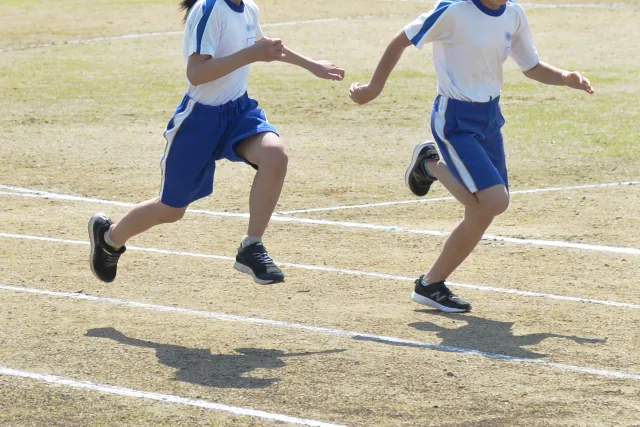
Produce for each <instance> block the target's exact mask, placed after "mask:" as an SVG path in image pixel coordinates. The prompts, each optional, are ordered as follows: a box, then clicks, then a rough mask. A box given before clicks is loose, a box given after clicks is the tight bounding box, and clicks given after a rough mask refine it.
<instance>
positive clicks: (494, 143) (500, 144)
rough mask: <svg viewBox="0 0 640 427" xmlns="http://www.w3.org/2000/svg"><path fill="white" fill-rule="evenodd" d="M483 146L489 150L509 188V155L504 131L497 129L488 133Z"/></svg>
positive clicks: (494, 163) (494, 164)
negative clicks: (503, 135) (505, 149)
mask: <svg viewBox="0 0 640 427" xmlns="http://www.w3.org/2000/svg"><path fill="white" fill-rule="evenodd" d="M482 146H483V147H484V149H485V151H486V152H487V156H488V157H489V160H491V163H492V164H493V166H494V167H495V168H496V170H497V171H498V173H499V174H500V177H501V178H502V181H503V182H504V185H505V187H506V188H507V190H508V189H509V173H508V171H507V156H506V154H505V151H504V139H503V137H502V131H501V130H500V129H495V130H494V132H493V133H491V134H488V135H487V137H486V139H485V140H484V141H483V142H482Z"/></svg>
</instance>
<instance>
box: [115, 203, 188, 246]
mask: <svg viewBox="0 0 640 427" xmlns="http://www.w3.org/2000/svg"><path fill="white" fill-rule="evenodd" d="M186 210H187V208H186V207H184V208H172V207H170V206H167V205H165V204H164V203H162V202H161V201H160V200H159V199H157V198H156V199H152V200H147V201H146V202H142V203H140V204H138V205H136V206H134V207H133V208H132V209H131V210H130V211H129V212H128V213H127V214H126V215H125V216H124V217H123V218H122V219H121V220H120V221H118V223H117V224H114V225H113V227H112V228H111V232H110V233H109V237H110V238H111V240H112V241H113V242H114V243H116V244H117V245H119V246H124V244H125V243H127V241H128V240H129V239H131V238H132V237H133V236H136V235H138V234H140V233H143V232H145V231H147V230H149V229H150V228H152V227H155V226H156V225H159V224H166V223H170V222H176V221H178V220H180V219H182V217H183V216H184V213H185V211H186Z"/></svg>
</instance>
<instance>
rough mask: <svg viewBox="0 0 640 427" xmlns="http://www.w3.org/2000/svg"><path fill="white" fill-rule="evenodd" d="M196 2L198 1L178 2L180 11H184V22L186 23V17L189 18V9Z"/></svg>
mask: <svg viewBox="0 0 640 427" xmlns="http://www.w3.org/2000/svg"><path fill="white" fill-rule="evenodd" d="M197 2H198V0H182V1H181V2H180V10H184V11H185V14H184V22H187V17H188V16H189V11H191V8H192V7H193V5H194V4H196V3H197Z"/></svg>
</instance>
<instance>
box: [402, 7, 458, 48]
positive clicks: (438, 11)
mask: <svg viewBox="0 0 640 427" xmlns="http://www.w3.org/2000/svg"><path fill="white" fill-rule="evenodd" d="M460 1H464V0H443V1H441V2H440V3H438V5H437V6H436V8H435V10H434V11H433V13H432V14H431V15H429V17H428V18H427V20H426V21H424V24H423V25H422V28H420V31H418V34H416V36H415V37H414V38H412V39H411V43H413V44H414V45H416V46H417V45H418V43H420V40H422V38H423V37H424V36H425V34H427V33H428V32H429V30H430V29H431V27H433V26H434V24H435V23H436V22H437V21H438V19H440V17H441V16H442V14H443V13H444V12H445V11H446V10H447V9H448V8H449V6H451V5H452V4H455V3H458V2H460Z"/></svg>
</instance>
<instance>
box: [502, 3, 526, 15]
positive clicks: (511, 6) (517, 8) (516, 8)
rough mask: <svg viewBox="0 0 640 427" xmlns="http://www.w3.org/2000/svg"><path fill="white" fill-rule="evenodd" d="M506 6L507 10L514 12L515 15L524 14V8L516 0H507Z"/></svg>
mask: <svg viewBox="0 0 640 427" xmlns="http://www.w3.org/2000/svg"><path fill="white" fill-rule="evenodd" d="M506 6H507V12H510V13H513V14H516V15H517V16H524V15H525V11H524V8H523V7H522V5H521V4H520V3H518V2H517V1H516V0H509V1H508V2H507V4H506Z"/></svg>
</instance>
